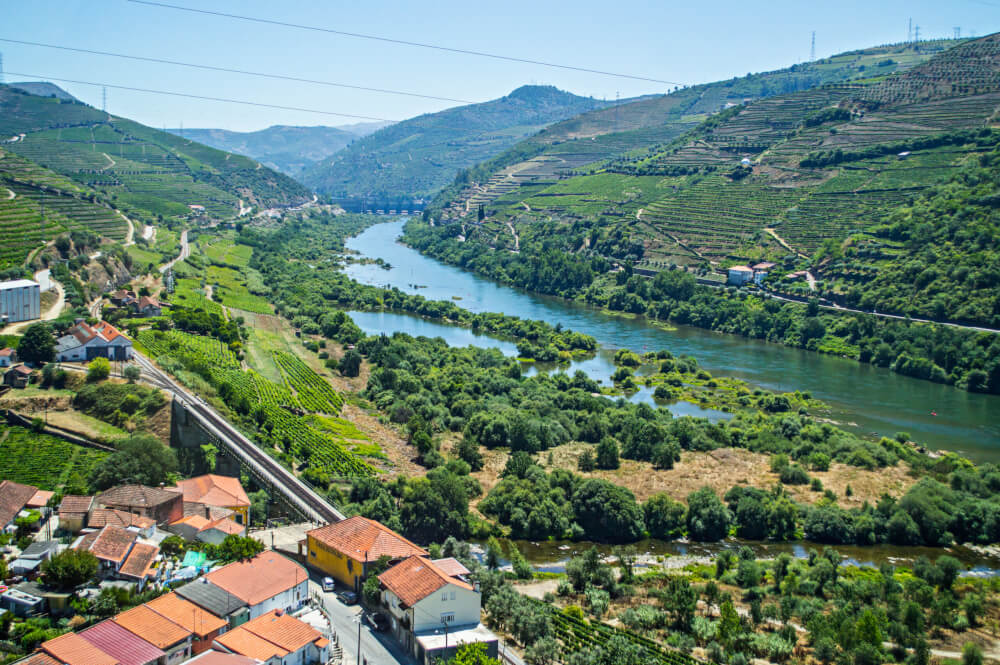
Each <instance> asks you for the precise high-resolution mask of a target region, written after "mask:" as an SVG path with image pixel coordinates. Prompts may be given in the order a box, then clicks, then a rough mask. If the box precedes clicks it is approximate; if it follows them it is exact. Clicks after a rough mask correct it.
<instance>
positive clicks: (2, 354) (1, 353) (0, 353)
mask: <svg viewBox="0 0 1000 665" xmlns="http://www.w3.org/2000/svg"><path fill="white" fill-rule="evenodd" d="M12 355H14V349H12V348H10V347H7V348H5V349H0V358H6V357H7V356H12Z"/></svg>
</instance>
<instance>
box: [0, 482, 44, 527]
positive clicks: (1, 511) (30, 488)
mask: <svg viewBox="0 0 1000 665" xmlns="http://www.w3.org/2000/svg"><path fill="white" fill-rule="evenodd" d="M36 494H38V488H37V487H35V486H34V485H22V484H21V483H15V482H14V481H12V480H4V481H3V482H0V532H5V533H14V531H16V530H17V526H16V525H15V524H14V522H15V520H16V519H17V516H18V514H19V513H20V512H21V511H22V510H24V509H25V508H28V507H29V506H28V504H29V503H30V502H31V501H32V499H34V498H35V495H36Z"/></svg>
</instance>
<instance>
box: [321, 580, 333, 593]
mask: <svg viewBox="0 0 1000 665" xmlns="http://www.w3.org/2000/svg"><path fill="white" fill-rule="evenodd" d="M333 590H334V585H333V578H332V577H324V578H323V591H333Z"/></svg>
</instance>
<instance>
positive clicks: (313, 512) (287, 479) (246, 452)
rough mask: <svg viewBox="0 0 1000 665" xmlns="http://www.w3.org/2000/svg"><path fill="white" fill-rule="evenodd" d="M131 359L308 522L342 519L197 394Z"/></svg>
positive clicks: (149, 364) (137, 355)
mask: <svg viewBox="0 0 1000 665" xmlns="http://www.w3.org/2000/svg"><path fill="white" fill-rule="evenodd" d="M134 359H135V361H136V363H137V364H138V365H139V367H140V368H141V369H142V372H143V375H144V377H145V378H146V380H147V381H149V382H150V383H153V384H154V385H157V386H159V387H161V388H164V389H166V390H169V391H170V392H172V393H173V394H174V397H175V399H178V400H180V402H181V404H182V405H183V406H184V407H185V408H186V409H187V411H188V413H190V414H191V415H192V416H194V417H195V418H196V419H197V420H198V422H199V424H200V425H201V426H202V428H203V429H205V431H207V432H208V433H210V434H211V435H212V436H214V437H215V438H217V439H218V440H219V441H220V442H221V443H222V444H223V445H224V446H226V447H227V448H228V449H229V452H231V453H232V454H233V455H235V456H236V457H237V459H239V460H240V461H241V462H242V463H243V464H245V465H246V466H247V467H249V468H250V470H251V471H253V472H254V473H255V474H256V475H257V476H258V478H260V479H261V480H263V481H264V482H265V483H267V484H269V485H271V486H272V487H274V488H276V489H277V490H278V491H280V492H281V494H282V495H283V496H284V497H285V498H286V499H287V500H288V501H289V503H291V504H292V505H293V506H294V507H295V508H296V509H297V510H298V511H299V512H301V513H302V514H303V515H304V516H305V517H307V518H308V519H309V520H310V521H313V522H320V523H327V522H339V521H340V520H342V519H344V514H343V513H341V512H340V511H339V510H337V509H336V508H334V507H333V506H331V505H330V504H329V503H328V502H327V501H326V500H325V499H324V498H323V497H321V496H320V495H319V494H317V493H316V491H315V490H313V489H312V488H311V487H309V486H308V485H306V484H305V483H304V482H302V481H301V480H299V478H297V477H296V476H295V474H293V473H292V472H291V471H289V470H288V469H286V468H285V467H283V466H282V465H281V464H279V463H278V462H277V461H276V460H274V459H272V458H271V457H270V456H269V455H268V454H267V453H265V452H264V451H263V450H261V449H260V447H258V446H257V445H256V444H255V443H254V442H253V441H251V440H250V439H248V438H247V437H246V436H244V435H243V433H242V432H240V431H239V430H237V429H236V428H235V427H233V426H232V425H231V424H230V423H229V422H228V421H227V420H226V419H225V418H223V417H222V416H220V415H219V414H218V413H217V412H216V411H215V409H213V408H212V407H210V406H209V405H208V404H206V403H205V402H204V401H202V400H201V398H200V397H198V396H197V395H194V394H192V393H190V392H188V391H187V390H186V389H184V388H183V387H182V386H181V385H180V384H179V383H177V382H176V381H175V380H174V379H173V378H172V377H171V376H170V375H168V374H166V373H165V372H163V371H161V370H160V369H158V368H157V367H156V366H155V365H153V363H152V362H150V361H149V359H148V358H146V357H145V356H143V355H142V354H140V353H135V354H134Z"/></svg>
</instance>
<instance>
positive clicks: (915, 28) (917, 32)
mask: <svg viewBox="0 0 1000 665" xmlns="http://www.w3.org/2000/svg"><path fill="white" fill-rule="evenodd" d="M913 41H915V42H919V41H920V26H919V25H915V26H913Z"/></svg>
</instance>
